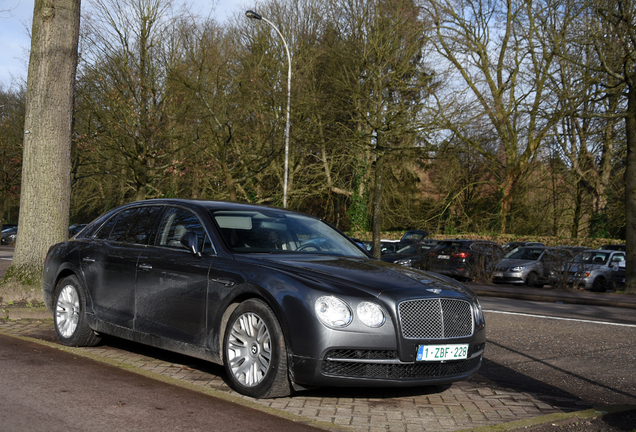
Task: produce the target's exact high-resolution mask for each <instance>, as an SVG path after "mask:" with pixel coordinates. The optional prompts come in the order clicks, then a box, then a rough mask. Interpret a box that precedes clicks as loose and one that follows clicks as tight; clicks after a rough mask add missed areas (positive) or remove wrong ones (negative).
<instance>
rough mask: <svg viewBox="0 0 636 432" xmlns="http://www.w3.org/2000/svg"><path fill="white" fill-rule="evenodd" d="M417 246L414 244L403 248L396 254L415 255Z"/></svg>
mask: <svg viewBox="0 0 636 432" xmlns="http://www.w3.org/2000/svg"><path fill="white" fill-rule="evenodd" d="M417 246H418V245H416V244H412V245H408V246H405V247H403V248H402V249H398V251H397V252H396V253H399V254H400V255H411V254H415V253H417Z"/></svg>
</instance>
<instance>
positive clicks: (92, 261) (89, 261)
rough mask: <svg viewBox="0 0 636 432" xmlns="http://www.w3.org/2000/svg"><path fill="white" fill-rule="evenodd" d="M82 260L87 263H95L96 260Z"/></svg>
mask: <svg viewBox="0 0 636 432" xmlns="http://www.w3.org/2000/svg"><path fill="white" fill-rule="evenodd" d="M82 261H84V262H87V263H94V262H95V260H94V259H93V258H82Z"/></svg>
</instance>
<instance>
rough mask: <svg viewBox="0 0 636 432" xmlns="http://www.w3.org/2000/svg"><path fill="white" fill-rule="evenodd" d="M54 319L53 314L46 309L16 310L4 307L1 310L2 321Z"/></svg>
mask: <svg viewBox="0 0 636 432" xmlns="http://www.w3.org/2000/svg"><path fill="white" fill-rule="evenodd" d="M49 318H53V316H52V315H51V313H50V312H49V311H48V310H47V309H46V308H44V307H33V308H25V307H20V308H14V307H3V308H2V309H0V319H9V320H21V319H49Z"/></svg>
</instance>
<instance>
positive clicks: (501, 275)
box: [494, 272, 503, 277]
mask: <svg viewBox="0 0 636 432" xmlns="http://www.w3.org/2000/svg"><path fill="white" fill-rule="evenodd" d="M494 277H503V273H501V272H497V273H495V274H494Z"/></svg>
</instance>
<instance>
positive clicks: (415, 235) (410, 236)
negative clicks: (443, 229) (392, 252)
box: [399, 229, 428, 247]
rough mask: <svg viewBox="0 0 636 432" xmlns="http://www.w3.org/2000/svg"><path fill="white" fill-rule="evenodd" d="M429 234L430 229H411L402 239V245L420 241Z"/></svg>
mask: <svg viewBox="0 0 636 432" xmlns="http://www.w3.org/2000/svg"><path fill="white" fill-rule="evenodd" d="M426 236H428V231H425V230H419V229H416V230H410V231H407V232H405V233H404V234H403V235H402V238H401V239H400V241H399V243H400V247H404V246H407V245H410V244H413V243H420V242H421V241H422V240H424V239H425V238H426Z"/></svg>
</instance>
